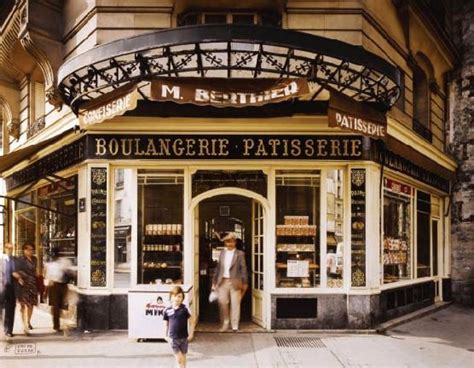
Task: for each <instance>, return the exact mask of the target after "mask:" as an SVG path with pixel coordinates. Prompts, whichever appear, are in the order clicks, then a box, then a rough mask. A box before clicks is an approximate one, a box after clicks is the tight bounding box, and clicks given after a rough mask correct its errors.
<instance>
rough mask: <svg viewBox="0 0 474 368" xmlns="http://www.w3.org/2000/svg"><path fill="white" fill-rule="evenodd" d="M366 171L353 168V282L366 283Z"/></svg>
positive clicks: (355, 284)
mask: <svg viewBox="0 0 474 368" xmlns="http://www.w3.org/2000/svg"><path fill="white" fill-rule="evenodd" d="M365 186H366V172H365V169H352V170H351V259H352V261H351V262H352V265H351V284H352V286H355V287H363V286H365V285H366V272H365V252H366V249H365V228H366V202H365V194H366V187H365Z"/></svg>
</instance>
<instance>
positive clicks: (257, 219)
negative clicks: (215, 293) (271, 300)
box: [250, 200, 265, 327]
mask: <svg viewBox="0 0 474 368" xmlns="http://www.w3.org/2000/svg"><path fill="white" fill-rule="evenodd" d="M263 226H264V219H263V208H262V206H261V205H260V203H258V202H257V201H256V200H253V201H252V269H251V278H252V280H251V285H250V287H251V292H252V321H253V322H254V323H256V324H258V325H259V326H262V327H265V324H264V321H265V319H264V316H263V311H264V300H263V298H264V293H263V277H264V274H263V244H264V238H263V233H264V231H263Z"/></svg>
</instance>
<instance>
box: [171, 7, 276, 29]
mask: <svg viewBox="0 0 474 368" xmlns="http://www.w3.org/2000/svg"><path fill="white" fill-rule="evenodd" d="M197 24H255V25H263V26H273V27H280V26H281V17H280V16H279V15H275V14H267V13H256V12H223V11H221V12H211V11H209V12H206V11H202V12H189V13H184V14H182V15H181V16H180V17H179V18H178V25H179V26H190V25H197Z"/></svg>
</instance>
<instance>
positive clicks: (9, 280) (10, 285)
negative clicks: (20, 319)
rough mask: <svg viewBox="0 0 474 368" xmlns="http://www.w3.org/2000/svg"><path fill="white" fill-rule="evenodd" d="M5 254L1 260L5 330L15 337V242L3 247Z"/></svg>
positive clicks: (6, 333) (0, 284)
mask: <svg viewBox="0 0 474 368" xmlns="http://www.w3.org/2000/svg"><path fill="white" fill-rule="evenodd" d="M3 248H4V251H5V254H3V255H2V257H1V261H0V267H1V270H0V277H1V278H2V280H1V282H0V286H1V294H2V298H1V301H2V308H5V316H4V318H3V330H4V332H5V336H7V337H13V323H14V321H15V308H16V297H15V286H14V281H15V279H14V277H13V273H14V272H15V257H14V256H13V244H11V243H6V244H5V246H4V247H3ZM0 312H1V310H0Z"/></svg>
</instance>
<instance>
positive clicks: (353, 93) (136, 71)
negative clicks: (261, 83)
mask: <svg viewBox="0 0 474 368" xmlns="http://www.w3.org/2000/svg"><path fill="white" fill-rule="evenodd" d="M156 77H205V78H249V79H255V78H306V79H307V80H308V81H310V82H315V83H317V84H319V85H320V86H322V87H330V88H333V89H335V90H337V91H339V92H341V93H344V94H346V95H347V96H349V97H351V98H353V99H355V100H357V101H367V102H376V103H380V104H382V105H384V106H385V107H387V108H388V107H390V106H392V105H393V104H394V103H395V102H396V100H397V99H398V97H399V94H400V88H399V85H400V72H399V70H398V69H397V68H396V67H394V66H392V65H391V64H389V63H388V62H386V61H385V60H384V59H382V58H380V57H378V56H377V55H374V54H371V53H369V52H367V51H365V50H364V49H363V48H361V47H358V46H353V45H350V44H347V43H344V42H341V41H337V40H332V39H328V38H324V37H319V36H315V35H310V34H307V33H303V32H297V31H290V30H284V29H278V28H272V27H263V26H256V25H200V26H190V27H178V28H172V29H165V30H161V31H157V32H154V33H149V34H145V35H141V36H137V37H132V38H128V39H123V40H118V41H114V42H110V43H108V44H104V45H101V46H98V47H95V48H93V49H91V50H89V51H87V52H85V53H83V54H81V55H78V56H76V57H75V58H72V59H70V60H68V61H66V63H65V64H63V65H62V67H61V68H60V70H59V77H58V79H59V81H60V82H59V89H60V91H61V94H62V96H63V99H64V101H65V102H66V103H67V104H68V105H70V106H71V107H72V108H73V110H74V111H76V112H77V111H78V109H79V107H80V105H81V104H83V103H85V102H86V101H90V100H94V99H96V98H98V97H100V96H101V95H104V94H107V93H109V92H111V91H113V90H114V89H117V88H119V87H121V86H123V85H125V84H127V83H130V82H136V83H139V86H140V83H141V85H143V83H142V82H146V81H149V80H152V79H153V78H156ZM141 93H142V96H143V97H144V98H147V93H146V92H144V91H141Z"/></svg>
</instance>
